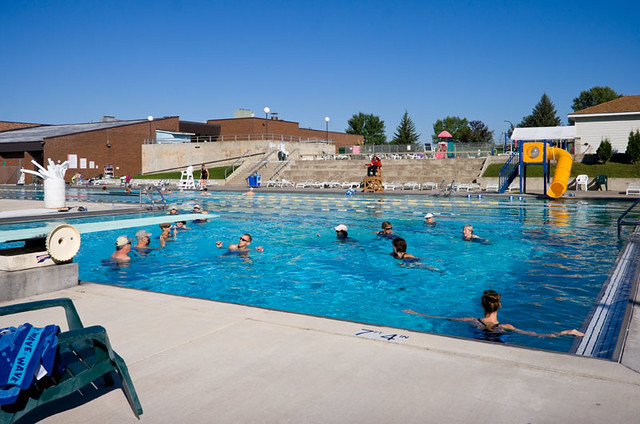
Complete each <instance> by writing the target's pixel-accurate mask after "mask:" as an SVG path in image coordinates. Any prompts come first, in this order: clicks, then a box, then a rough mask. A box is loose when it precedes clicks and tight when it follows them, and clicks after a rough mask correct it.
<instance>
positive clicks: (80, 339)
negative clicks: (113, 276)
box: [0, 299, 142, 423]
mask: <svg viewBox="0 0 640 424" xmlns="http://www.w3.org/2000/svg"><path fill="white" fill-rule="evenodd" d="M57 306H60V307H62V308H64V310H65V313H66V318H67V324H68V327H69V331H64V332H61V333H60V334H58V355H57V357H56V362H58V361H61V362H62V363H63V364H64V366H65V368H64V372H63V373H62V374H61V375H57V376H54V377H52V378H45V379H43V380H47V379H48V380H49V381H46V382H44V383H40V382H39V383H38V384H36V386H35V387H31V388H30V389H29V390H27V391H25V393H23V396H21V397H19V398H18V401H16V402H15V404H12V405H3V406H2V409H1V410H0V422H2V423H5V422H6V423H13V422H15V421H16V420H18V419H20V418H22V417H23V416H25V415H26V414H27V413H29V412H31V411H32V410H34V409H36V408H38V407H39V406H41V405H44V404H46V403H49V402H53V401H55V400H57V399H61V398H63V397H65V396H67V395H70V394H72V393H74V392H75V391H78V390H80V389H84V388H87V390H89V389H91V388H93V387H96V386H94V385H93V384H92V383H93V382H94V381H96V380H98V379H99V378H103V379H104V382H105V384H106V385H107V386H112V385H113V384H114V380H113V378H112V374H111V373H112V372H115V373H117V374H118V375H119V376H120V380H121V382H122V390H123V392H124V394H125V396H126V397H127V400H128V401H129V405H130V406H131V410H132V411H133V413H134V415H135V416H136V417H137V418H138V419H139V418H140V415H142V406H141V405H140V401H139V400H138V395H137V394H136V390H135V388H134V386H133V383H132V381H131V377H130V376H129V371H128V370H127V365H126V364H125V362H124V360H123V359H122V358H121V357H120V355H118V354H117V353H116V352H114V351H113V350H112V349H111V345H110V343H109V338H108V337H107V332H106V330H105V329H104V328H103V327H101V326H91V327H86V328H85V327H83V325H82V321H80V317H79V316H78V312H77V311H76V308H75V306H74V305H73V302H72V301H71V299H51V300H42V301H37V302H29V303H22V304H17V305H9V306H3V307H0V316H2V315H10V314H17V313H20V312H27V311H35V310H38V309H46V308H52V307H57ZM24 395H26V396H24Z"/></svg>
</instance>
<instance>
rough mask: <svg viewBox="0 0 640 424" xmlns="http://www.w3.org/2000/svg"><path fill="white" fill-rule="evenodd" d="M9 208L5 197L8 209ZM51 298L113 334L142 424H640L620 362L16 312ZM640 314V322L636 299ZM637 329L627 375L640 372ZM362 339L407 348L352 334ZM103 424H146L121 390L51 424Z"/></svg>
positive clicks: (244, 317) (151, 316) (209, 315)
mask: <svg viewBox="0 0 640 424" xmlns="http://www.w3.org/2000/svg"><path fill="white" fill-rule="evenodd" d="M306 191H309V190H306ZM403 194H408V193H406V192H405V193H403ZM622 197H623V198H629V196H622ZM13 202H14V201H8V200H6V199H0V211H5V210H8V209H7V208H6V206H7V204H8V203H13ZM19 202H20V204H21V207H22V208H23V209H24V208H29V207H31V208H35V207H36V206H33V205H32V204H30V205H28V204H26V203H25V201H19ZM37 203H38V204H41V202H37ZM92 205H93V204H92ZM110 207H111V205H109V208H110ZM23 209H14V210H16V211H19V210H23ZM56 297H69V298H71V299H73V301H74V303H75V304H76V307H77V309H78V312H79V314H80V316H81V318H82V320H83V322H84V324H85V325H94V324H98V325H102V326H104V327H105V328H106V329H107V331H108V333H109V338H110V340H111V344H112V346H113V347H114V349H115V350H116V351H117V352H118V353H119V354H120V355H122V356H123V357H124V359H125V361H126V362H127V365H128V367H129V371H130V373H131V377H132V379H133V381H134V384H135V386H136V389H137V391H138V395H139V397H140V401H141V403H142V406H143V409H144V414H143V415H142V417H141V421H142V422H149V423H175V422H196V423H200V422H219V423H253V422H260V423H327V422H336V423H362V422H368V423H386V422H402V423H414V422H415V423H424V422H447V423H467V422H491V423H557V422H562V423H591V422H637V420H638V417H639V416H640V402H638V399H639V398H640V373H638V372H635V371H633V370H631V369H630V368H628V367H626V366H625V365H622V364H619V363H615V362H611V361H606V360H601V359H594V358H587V357H581V356H573V355H567V354H559V353H553V352H544V351H539V350H533V349H525V348H520V347H514V346H508V345H501V344H494V343H488V342H482V341H474V340H464V339H458V338H453V337H446V336H439V335H432V334H425V333H417V332H411V331H406V330H397V329H391V328H384V327H377V326H369V325H366V324H357V323H352V322H345V321H338V320H332V319H326V318H318V317H312V316H306V315H300V314H290V313H284V312H278V311H272V310H265V309H260V308H253V307H247V306H240V305H232V304H226V303H221V302H214V301H207V300H200V299H191V298H186V297H179V296H172V295H164V294H157V293H150V292H144V291H139V290H131V289H125V288H119V287H113V286H107V285H101V284H94V283H82V284H80V285H79V286H77V287H73V288H70V289H65V290H61V291H57V292H53V293H48V294H43V295H38V296H33V297H29V298H26V299H20V301H31V300H39V299H49V298H56ZM20 301H15V302H9V303H18V302H20ZM635 305H636V307H635V308H636V311H635V312H636V315H635V316H636V317H637V316H638V313H639V311H638V310H637V309H638V308H639V305H640V303H639V302H638V298H636V303H635ZM25 321H29V322H31V323H32V324H34V325H44V324H48V323H51V322H58V323H63V322H64V314H63V312H62V310H55V309H54V310H47V311H39V312H34V313H29V315H26V314H25V315H21V316H13V317H4V318H3V321H2V324H3V326H6V325H12V324H19V323H22V322H25ZM638 321H639V320H638V319H637V318H636V319H634V320H632V324H631V328H630V331H629V333H628V337H627V346H628V347H629V348H630V349H629V351H628V352H627V349H625V353H624V356H623V363H625V359H626V360H627V362H633V361H634V360H635V361H639V360H640V343H639V342H640V325H639V322H638ZM363 328H367V329H372V330H379V331H381V332H382V333H397V334H399V335H403V336H408V338H401V339H400V342H398V343H395V342H390V341H387V340H384V339H381V338H377V339H373V338H367V337H363V336H358V335H356V333H359V332H361V330H362V329H363ZM96 417H100V418H99V420H100V422H104V423H128V422H131V423H133V422H137V420H136V419H135V417H134V416H133V414H132V412H131V410H130V408H129V406H128V404H127V402H126V399H125V397H124V395H123V393H122V391H121V390H114V391H110V392H108V393H107V394H105V395H103V396H101V397H98V398H97V399H94V400H91V401H90V402H87V403H84V404H82V405H80V406H78V407H76V408H73V409H69V410H67V411H64V412H61V413H58V414H56V415H52V416H49V417H47V418H46V419H44V420H43V421H42V422H45V423H65V424H66V423H76V422H78V423H79V422H89V421H92V420H95V418H96Z"/></svg>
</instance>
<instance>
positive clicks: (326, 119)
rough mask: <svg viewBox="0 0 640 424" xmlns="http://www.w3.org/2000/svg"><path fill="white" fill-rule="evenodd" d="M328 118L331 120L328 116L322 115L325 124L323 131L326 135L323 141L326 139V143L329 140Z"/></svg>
mask: <svg viewBox="0 0 640 424" xmlns="http://www.w3.org/2000/svg"><path fill="white" fill-rule="evenodd" d="M330 120H331V119H329V117H328V116H325V117H324V123H325V124H326V131H325V134H326V136H325V141H326V142H327V143H328V142H329V121H330Z"/></svg>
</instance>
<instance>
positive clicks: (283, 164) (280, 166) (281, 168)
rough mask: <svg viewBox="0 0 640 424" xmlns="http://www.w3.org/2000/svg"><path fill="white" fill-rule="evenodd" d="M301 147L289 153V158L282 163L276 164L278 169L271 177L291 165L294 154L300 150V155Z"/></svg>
mask: <svg viewBox="0 0 640 424" xmlns="http://www.w3.org/2000/svg"><path fill="white" fill-rule="evenodd" d="M299 151H300V149H298V148H296V149H293V150H292V151H291V153H289V156H287V159H286V160H285V161H283V162H282V163H281V164H280V165H278V166H276V169H274V170H273V175H272V176H271V178H272V179H273V178H274V177H276V176H277V175H278V174H279V173H280V172H281V171H282V170H283V169H284V168H286V167H287V166H289V164H290V163H291V158H292V157H293V154H294V153H296V152H298V155H300V153H299Z"/></svg>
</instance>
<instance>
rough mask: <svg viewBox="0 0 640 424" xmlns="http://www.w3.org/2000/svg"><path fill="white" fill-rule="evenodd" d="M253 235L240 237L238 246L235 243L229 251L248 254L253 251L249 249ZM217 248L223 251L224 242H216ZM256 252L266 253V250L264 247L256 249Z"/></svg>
mask: <svg viewBox="0 0 640 424" xmlns="http://www.w3.org/2000/svg"><path fill="white" fill-rule="evenodd" d="M251 240H252V238H251V234H248V233H247V234H243V235H241V236H240V241H238V243H237V244H235V243H233V244H230V245H228V246H227V249H228V250H230V251H232V252H248V251H251V250H253V249H249V245H250V244H251ZM216 247H217V248H218V249H222V242H221V241H217V242H216ZM256 251H258V252H264V248H263V247H262V246H258V247H256Z"/></svg>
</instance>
